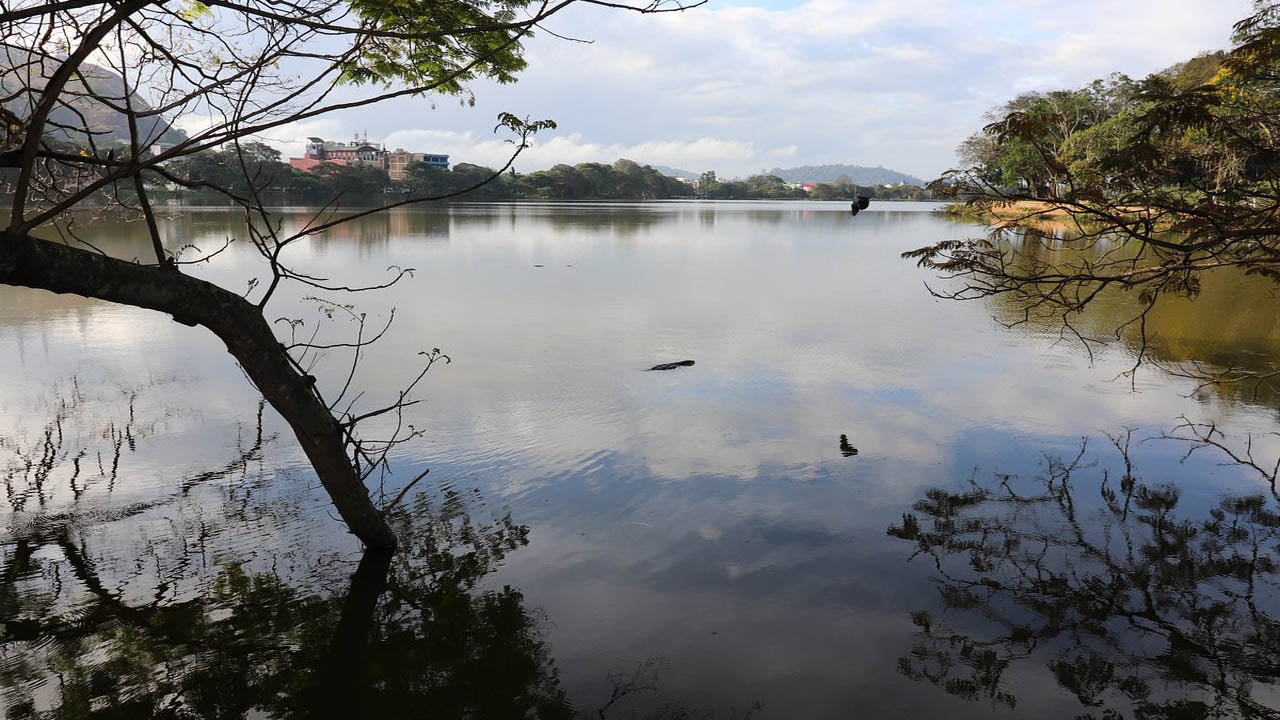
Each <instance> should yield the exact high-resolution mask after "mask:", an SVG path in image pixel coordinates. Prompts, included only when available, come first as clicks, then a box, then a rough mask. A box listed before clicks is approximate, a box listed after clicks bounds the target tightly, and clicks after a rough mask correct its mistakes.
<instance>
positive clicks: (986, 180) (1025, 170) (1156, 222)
mask: <svg viewBox="0 0 1280 720" xmlns="http://www.w3.org/2000/svg"><path fill="white" fill-rule="evenodd" d="M989 119H990V120H991V122H989V124H987V125H986V126H985V127H984V128H983V129H982V130H981V131H980V132H979V133H977V134H975V135H974V136H972V137H970V138H969V139H968V140H966V141H965V142H964V143H963V144H962V145H961V146H960V148H959V155H960V157H961V159H962V160H963V162H964V163H965V164H964V165H963V166H962V167H960V168H958V169H956V170H952V171H949V172H948V173H947V174H946V175H945V176H944V177H943V178H942V179H941V180H939V181H938V182H937V183H935V187H937V188H939V189H940V190H941V191H944V192H946V193H948V194H950V195H952V196H953V197H956V198H957V199H959V200H961V201H963V202H964V203H966V204H967V205H968V206H969V207H970V208H972V209H975V210H977V211H979V212H981V213H982V214H985V215H986V216H988V217H994V218H995V220H996V221H995V222H994V223H993V224H992V226H991V228H990V231H989V233H988V234H987V235H986V236H985V237H981V238H974V239H969V240H962V241H947V242H943V243H939V244H936V245H932V246H929V247H925V248H921V249H919V250H915V251H912V252H908V253H906V254H905V256H906V257H909V258H914V259H917V260H918V261H919V263H920V264H921V265H922V266H924V267H927V268H931V269H935V270H938V271H941V272H942V273H943V274H944V275H945V276H947V277H949V278H952V279H953V280H954V281H956V282H954V283H952V284H946V285H944V286H939V287H937V288H934V292H935V293H937V294H939V295H942V296H945V297H950V298H955V299H973V298H980V297H991V296H997V295H998V296H1007V297H1009V298H1011V299H1012V300H1014V301H1016V302H1017V303H1018V304H1020V305H1021V306H1022V308H1023V309H1024V311H1025V313H1026V315H1025V317H1028V318H1029V317H1031V316H1033V315H1045V316H1055V317H1057V318H1058V319H1059V320H1060V321H1061V324H1062V327H1063V329H1064V331H1065V332H1067V333H1068V334H1073V335H1074V336H1075V337H1076V338H1078V339H1079V340H1080V341H1081V342H1084V343H1085V345H1086V347H1091V346H1093V345H1094V344H1096V343H1098V342H1101V341H1102V339H1101V338H1097V337H1089V336H1085V335H1083V334H1081V333H1080V332H1078V331H1077V330H1076V327H1075V325H1074V324H1073V323H1074V321H1075V320H1076V319H1077V318H1078V316H1079V315H1080V313H1082V312H1084V310H1085V308H1086V307H1087V306H1088V305H1089V304H1090V303H1092V302H1093V301H1094V300H1095V299H1097V298H1098V297H1099V296H1100V295H1101V294H1104V293H1108V292H1113V291H1128V292H1133V293H1135V294H1136V295H1137V296H1138V297H1139V299H1140V301H1141V302H1140V307H1139V309H1138V310H1137V312H1136V313H1135V314H1134V316H1132V317H1131V318H1129V320H1128V322H1126V323H1124V324H1123V325H1122V327H1121V328H1117V333H1119V332H1121V331H1122V329H1123V328H1124V327H1133V328H1135V330H1136V331H1137V332H1138V333H1139V335H1140V337H1142V338H1144V339H1145V337H1146V336H1145V332H1144V331H1143V327H1144V325H1143V323H1144V319H1145V318H1146V316H1147V314H1148V313H1149V312H1150V311H1151V309H1152V308H1153V307H1155V305H1156V304H1157V303H1158V302H1159V300H1160V298H1161V297H1164V296H1169V295H1181V296H1187V297H1195V296H1196V295H1197V294H1198V293H1199V292H1200V289H1201V285H1202V283H1201V278H1202V277H1203V275H1204V274H1205V273H1209V272H1221V271H1226V270H1230V269H1233V268H1234V269H1236V270H1237V271H1242V272H1247V273H1250V274H1257V275H1261V276H1264V277H1268V278H1271V279H1272V280H1277V281H1280V3H1276V2H1274V1H1272V0H1266V1H1263V0H1258V2H1256V3H1255V8H1254V13H1253V14H1252V15H1250V16H1249V17H1248V18H1245V19H1244V20H1241V21H1240V22H1239V23H1237V24H1236V25H1235V35H1234V46H1233V48H1232V49H1231V50H1230V51H1228V52H1225V53H1213V54H1206V55H1202V56H1199V57H1197V58H1194V59H1192V60H1190V61H1188V62H1186V63H1182V64H1180V65H1177V66H1174V67H1173V68H1170V69H1169V70H1166V71H1164V72H1161V73H1156V74H1154V75H1151V76H1149V77H1147V78H1145V79H1142V80H1132V79H1130V78H1128V77H1125V76H1123V75H1114V76H1112V77H1111V78H1109V79H1107V80H1099V81H1096V82H1094V83H1091V84H1090V85H1088V86H1086V87H1084V88H1080V89H1078V90H1063V91H1054V92H1048V93H1028V94H1024V95H1021V96H1019V97H1017V98H1015V99H1014V100H1012V101H1010V102H1009V103H1007V104H1006V105H1004V106H1003V107H1001V108H999V109H998V110H996V111H994V113H993V114H992V116H991V117H990V118H989ZM1049 219H1053V220H1054V222H1053V223H1052V224H1049V223H1046V220H1049ZM1043 250H1049V251H1050V252H1043ZM1143 355H1144V353H1143V352H1142V351H1141V349H1140V350H1139V353H1138V362H1139V363H1141V362H1142V360H1143ZM1202 375H1204V376H1205V377H1206V378H1207V379H1209V380H1212V381H1215V382H1240V381H1242V380H1245V379H1251V378H1252V379H1256V374H1254V373H1241V372H1237V371H1236V370H1235V369H1233V368H1226V369H1221V368H1220V369H1217V370H1216V371H1212V372H1207V373H1202Z"/></svg>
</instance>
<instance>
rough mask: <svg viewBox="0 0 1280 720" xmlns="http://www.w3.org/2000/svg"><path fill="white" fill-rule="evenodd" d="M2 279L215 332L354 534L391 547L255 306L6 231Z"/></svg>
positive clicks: (304, 384) (334, 428) (183, 278)
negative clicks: (162, 315)
mask: <svg viewBox="0 0 1280 720" xmlns="http://www.w3.org/2000/svg"><path fill="white" fill-rule="evenodd" d="M0 284H4V285H18V286H24V287H30V288H37V289H41V290H49V291H51V292H55V293H71V294H75V295H83V296H85V297H90V298H96V299H98V300H107V301H110V302H117V303H122V304H125V305H133V306H135V307H142V308H147V309H150V310H158V311H160V312H163V313H168V314H170V315H172V316H173V319H174V320H175V321H177V322H180V323H182V324H184V325H191V326H197V325H198V326H200V327H204V328H206V329H208V330H210V331H212V332H213V334H215V335H217V336H218V338H219V339H221V340H222V342H223V343H225V344H226V346H227V351H228V352H230V353H231V355H232V356H233V357H235V359H236V360H237V361H239V363H240V365H241V367H243V368H244V371H245V373H246V374H248V376H249V379H250V380H252V381H253V383H254V384H255V385H256V386H257V387H258V390H259V391H261V392H262V395H263V397H265V398H266V399H267V402H269V403H270V404H271V407H273V408H275V409H276V411H277V412H279V413H280V415H281V416H282V417H284V419H285V421H286V422H288V423H289V426H290V427H291V428H293V432H294V435H296V436H297V438H298V444H299V445H301V446H302V450H303V452H305V453H306V455H307V458H308V459H309V460H310V461H311V465H312V467H313V468H315V471H316V474H317V475H319V477H320V482H321V483H322V484H323V485H324V488H325V490H326V491H327V492H328V493H329V498H330V499H331V500H332V501H333V504H334V507H335V508H336V509H337V511H338V514H339V515H340V516H342V519H343V520H344V521H345V522H346V523H347V526H348V527H349V528H350V529H351V532H352V533H354V534H355V536H356V537H358V538H360V540H361V541H362V542H364V544H365V545H367V546H369V547H371V548H379V549H391V548H394V547H395V545H396V537H395V533H394V532H392V530H391V527H390V526H389V525H388V524H387V522H386V520H384V519H383V517H382V515H381V513H379V512H378V511H377V509H376V508H374V506H373V502H372V501H371V500H370V499H369V492H368V490H367V489H366V488H365V486H364V482H363V481H362V480H361V478H360V475H359V473H358V472H357V471H356V469H355V466H354V464H353V463H352V461H351V458H350V457H349V456H348V454H347V450H346V444H345V441H344V438H343V432H342V428H341V427H340V426H339V425H338V422H337V420H336V419H335V418H334V417H333V414H332V413H331V412H330V411H329V408H328V407H326V406H325V404H324V402H323V401H322V400H321V399H320V396H319V395H318V394H316V392H315V391H314V389H313V385H314V382H315V380H314V378H311V377H309V376H307V375H304V374H303V373H301V372H300V371H299V370H298V369H297V368H296V367H295V366H294V365H293V364H292V362H291V361H290V358H289V356H288V353H287V351H286V349H285V347H284V346H283V345H282V344H280V341H279V340H277V339H276V337H275V333H273V332H272V331H271V326H270V325H268V324H267V321H266V318H264V317H263V315H262V312H261V311H260V310H259V308H258V307H257V306H255V305H254V304H252V303H250V302H249V301H247V300H245V299H244V298H242V297H240V296H239V295H236V294H235V293H233V292H230V291H228V290H225V289H223V288H221V287H218V286H217V285H214V284H212V283H209V282H206V281H204V280H200V279H198V278H194V277H191V276H189V275H184V274H183V273H182V272H180V271H179V270H178V269H177V267H175V266H166V265H139V264H137V263H132V262H127V261H125V260H119V259H116V258H112V257H109V256H106V255H103V254H100V253H94V252H89V251H86V250H79V249H77V248H73V247H69V246H67V245H64V244H61V243H55V242H50V241H46V240H40V239H37V238H33V237H30V236H27V235H17V234H14V233H11V232H8V231H3V232H0Z"/></svg>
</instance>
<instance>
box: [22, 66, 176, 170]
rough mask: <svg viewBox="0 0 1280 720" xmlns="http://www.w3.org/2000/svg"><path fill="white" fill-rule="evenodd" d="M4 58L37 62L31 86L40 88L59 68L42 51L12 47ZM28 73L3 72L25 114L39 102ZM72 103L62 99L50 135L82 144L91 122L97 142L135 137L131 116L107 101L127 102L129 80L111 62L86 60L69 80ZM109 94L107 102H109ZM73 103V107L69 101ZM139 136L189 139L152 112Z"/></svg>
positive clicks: (142, 106)
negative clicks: (131, 131)
mask: <svg viewBox="0 0 1280 720" xmlns="http://www.w3.org/2000/svg"><path fill="white" fill-rule="evenodd" d="M3 62H8V63H12V64H13V65H14V66H17V65H18V64H24V65H27V66H29V67H31V68H32V70H31V74H32V76H33V77H32V78H31V80H30V81H29V82H30V86H29V87H30V89H32V90H35V91H39V90H40V89H42V88H43V87H44V81H43V78H45V77H48V76H50V75H52V74H53V71H54V70H55V69H56V67H55V64H54V63H55V61H54V60H53V59H50V58H47V57H39V56H36V55H34V54H31V53H28V52H26V51H24V50H20V49H17V48H6V49H5V51H4V55H3ZM25 82H27V81H26V80H25V75H24V77H23V78H21V79H20V78H19V77H18V76H17V75H16V74H7V75H4V76H2V77H0V92H3V94H4V95H5V97H6V101H5V102H6V107H7V109H9V110H10V111H12V112H14V113H16V114H17V115H18V116H20V117H25V116H26V115H27V114H28V113H29V112H30V109H31V108H30V105H31V103H32V102H33V94H34V93H32V92H23V90H24V83H25ZM64 97H65V98H66V105H59V106H57V107H55V108H54V109H53V112H51V113H50V114H49V123H50V127H49V129H48V131H47V132H46V134H45V137H48V138H51V139H56V140H62V141H68V140H69V141H71V142H74V143H76V144H78V145H87V144H88V136H87V134H86V132H85V129H86V128H87V129H88V130H89V132H92V133H93V139H94V142H96V143H97V144H99V145H101V146H104V147H110V145H111V144H112V143H116V142H125V143H127V142H128V141H129V119H128V116H126V115H125V114H124V113H121V112H117V111H116V110H115V109H113V108H112V107H110V105H108V104H107V103H112V104H115V105H124V81H123V80H121V78H120V76H119V75H118V74H116V73H114V72H112V71H111V70H108V69H106V68H103V67H100V66H97V65H92V64H90V63H84V64H82V65H81V66H80V73H79V75H78V77H76V78H74V79H72V80H71V81H70V82H68V83H67V86H66V90H65V95H64ZM104 100H105V101H106V102H104ZM129 100H130V102H131V104H132V105H133V107H134V108H136V109H137V110H139V111H145V110H150V109H151V106H150V105H149V104H147V102H146V100H144V99H143V98H142V97H141V96H140V95H138V94H137V93H131V94H130V96H129ZM68 106H69V107H68ZM138 135H139V141H140V142H142V143H144V144H145V143H148V142H151V141H156V140H158V141H159V142H162V143H166V144H172V143H179V142H182V141H183V140H186V139H187V134H186V133H184V132H183V131H181V130H179V129H177V128H175V127H173V126H171V125H169V124H168V123H167V122H165V121H164V119H163V118H160V117H158V116H154V115H152V116H147V117H143V118H140V119H139V121H138Z"/></svg>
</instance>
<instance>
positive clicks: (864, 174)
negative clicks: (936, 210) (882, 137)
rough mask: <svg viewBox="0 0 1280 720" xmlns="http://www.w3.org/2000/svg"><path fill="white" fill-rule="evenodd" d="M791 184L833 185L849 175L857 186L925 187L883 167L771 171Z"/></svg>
mask: <svg viewBox="0 0 1280 720" xmlns="http://www.w3.org/2000/svg"><path fill="white" fill-rule="evenodd" d="M769 174H771V175H777V176H778V177H780V178H782V179H783V180H785V181H787V182H789V183H814V184H817V183H833V182H835V181H836V180H837V179H838V178H839V177H840V176H841V175H848V176H849V180H850V181H852V182H853V184H855V185H893V184H896V183H906V184H908V185H924V181H923V180H921V179H920V178H918V177H915V176H914V175H908V174H906V173H900V172H898V171H897V170H890V169H888V168H883V167H863V166H861V165H801V166H800V167H793V168H786V169H783V168H774V169H773V170H770V171H769Z"/></svg>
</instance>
